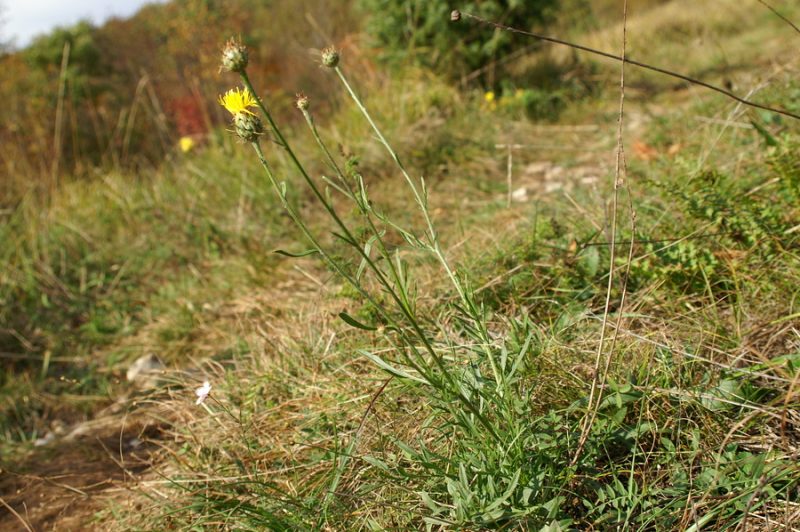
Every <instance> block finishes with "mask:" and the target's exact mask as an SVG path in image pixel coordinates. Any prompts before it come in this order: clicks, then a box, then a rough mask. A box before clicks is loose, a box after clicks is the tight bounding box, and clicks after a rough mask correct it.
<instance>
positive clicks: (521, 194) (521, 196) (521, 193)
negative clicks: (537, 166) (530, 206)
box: [511, 187, 528, 202]
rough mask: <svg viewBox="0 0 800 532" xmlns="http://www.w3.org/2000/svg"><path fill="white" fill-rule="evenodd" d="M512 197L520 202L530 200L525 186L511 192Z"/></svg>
mask: <svg viewBox="0 0 800 532" xmlns="http://www.w3.org/2000/svg"><path fill="white" fill-rule="evenodd" d="M511 199H512V200H514V201H519V202H523V201H528V189H527V188H525V187H520V188H518V189H517V190H515V191H514V192H512V193H511Z"/></svg>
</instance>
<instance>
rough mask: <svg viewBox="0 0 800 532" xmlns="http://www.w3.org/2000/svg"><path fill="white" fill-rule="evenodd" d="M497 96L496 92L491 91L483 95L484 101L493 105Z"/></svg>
mask: <svg viewBox="0 0 800 532" xmlns="http://www.w3.org/2000/svg"><path fill="white" fill-rule="evenodd" d="M494 98H495V95H494V91H489V92H487V93H486V94H484V95H483V99H484V100H486V103H492V102H493V101H494Z"/></svg>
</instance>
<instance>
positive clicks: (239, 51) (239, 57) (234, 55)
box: [220, 38, 247, 72]
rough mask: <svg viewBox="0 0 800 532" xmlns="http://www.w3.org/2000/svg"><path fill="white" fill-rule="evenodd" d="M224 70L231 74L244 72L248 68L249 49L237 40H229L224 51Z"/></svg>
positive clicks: (222, 61) (222, 60)
mask: <svg viewBox="0 0 800 532" xmlns="http://www.w3.org/2000/svg"><path fill="white" fill-rule="evenodd" d="M220 62H221V63H222V69H223V70H228V71H230V72H243V71H244V69H245V68H247V48H246V47H245V46H244V45H243V44H242V43H241V42H239V41H237V40H236V39H233V38H231V39H228V42H226V43H225V47H224V48H223V49H222V59H221V60H220Z"/></svg>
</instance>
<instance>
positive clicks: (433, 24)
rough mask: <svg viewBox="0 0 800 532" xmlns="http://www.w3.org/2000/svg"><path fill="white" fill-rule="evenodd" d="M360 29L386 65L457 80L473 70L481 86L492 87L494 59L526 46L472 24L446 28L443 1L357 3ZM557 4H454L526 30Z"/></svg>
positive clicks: (487, 0) (503, 0)
mask: <svg viewBox="0 0 800 532" xmlns="http://www.w3.org/2000/svg"><path fill="white" fill-rule="evenodd" d="M359 5H360V7H361V9H362V10H363V11H364V13H365V15H366V16H367V17H368V19H369V21H368V24H367V25H366V29H367V31H368V32H369V34H370V35H371V36H372V37H373V39H374V40H375V43H376V45H378V46H379V47H382V48H383V57H384V58H385V59H387V60H390V61H397V60H406V59H409V58H411V59H413V60H415V61H417V62H419V63H420V64H422V65H424V66H427V67H430V68H433V69H435V70H436V71H438V72H441V73H444V74H446V75H447V76H448V77H450V78H451V79H463V78H465V77H466V76H468V75H470V74H471V73H473V72H475V73H476V74H477V75H476V77H481V78H483V79H484V85H486V86H492V85H494V83H495V76H496V70H497V61H498V60H499V59H501V58H503V57H504V56H506V55H507V54H509V53H511V52H512V51H514V50H518V49H521V48H525V47H526V46H529V45H530V39H524V38H523V37H522V36H519V35H515V34H512V33H509V32H503V31H499V30H496V31H495V32H494V33H493V34H492V35H491V37H489V38H487V32H486V29H485V28H483V27H481V26H480V25H476V24H452V23H450V12H451V10H452V9H453V7H454V4H453V2H450V1H448V0H360V2H359ZM557 5H558V0H472V1H466V2H463V3H461V4H459V5H458V7H459V9H462V10H463V11H465V12H468V13H473V14H475V15H478V16H481V17H484V18H487V19H490V20H494V21H498V22H501V23H503V24H506V25H509V26H514V27H517V28H525V29H532V28H534V27H535V26H537V25H541V24H543V23H545V22H547V21H548V20H551V19H552V17H553V15H554V13H555V9H556V6H557Z"/></svg>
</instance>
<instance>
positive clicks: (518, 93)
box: [514, 89, 525, 99]
mask: <svg viewBox="0 0 800 532" xmlns="http://www.w3.org/2000/svg"><path fill="white" fill-rule="evenodd" d="M523 96H525V91H524V90H522V89H517V90H516V91H514V98H517V99H519V98H522V97H523Z"/></svg>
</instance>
